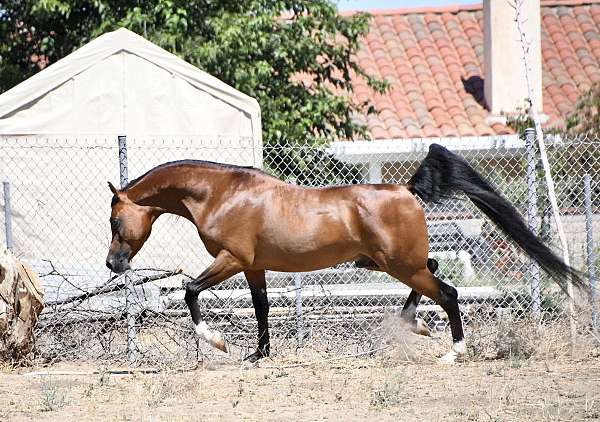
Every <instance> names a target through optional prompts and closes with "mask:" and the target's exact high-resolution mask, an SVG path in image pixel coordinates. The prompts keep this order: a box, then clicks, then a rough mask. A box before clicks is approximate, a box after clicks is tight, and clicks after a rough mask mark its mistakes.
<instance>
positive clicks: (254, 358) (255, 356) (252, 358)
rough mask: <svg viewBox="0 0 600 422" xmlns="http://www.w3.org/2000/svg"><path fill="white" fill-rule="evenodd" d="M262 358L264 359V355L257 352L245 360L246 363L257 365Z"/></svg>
mask: <svg viewBox="0 0 600 422" xmlns="http://www.w3.org/2000/svg"><path fill="white" fill-rule="evenodd" d="M262 358H264V355H263V354H262V353H260V352H259V351H258V350H257V351H256V352H254V353H252V354H251V355H248V356H246V357H245V358H244V361H246V362H250V363H256V362H258V361H259V360H260V359H262Z"/></svg>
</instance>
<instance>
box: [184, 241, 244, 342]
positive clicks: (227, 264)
mask: <svg viewBox="0 0 600 422" xmlns="http://www.w3.org/2000/svg"><path fill="white" fill-rule="evenodd" d="M242 268H243V267H242V264H241V263H240V262H239V260H238V259H237V258H235V257H234V256H233V255H232V254H231V253H229V252H228V251H226V250H224V249H223V250H222V251H221V252H219V253H218V255H217V257H216V258H215V260H214V261H213V263H212V264H210V265H209V267H208V268H207V269H206V270H204V272H203V273H202V274H200V276H199V277H198V278H196V279H194V280H193V281H191V282H190V283H188V285H187V286H186V288H185V303H186V304H187V306H188V308H189V310H190V313H191V314H192V321H193V322H194V325H195V328H196V334H198V335H199V336H200V337H202V338H204V339H205V340H206V341H207V342H208V343H210V344H211V345H212V346H213V347H216V348H217V349H219V350H222V351H224V352H227V347H226V346H225V341H224V340H223V336H222V335H221V333H220V332H218V331H216V330H210V329H209V328H208V324H206V322H204V321H202V320H201V319H200V306H199V305H198V295H199V294H200V292H202V291H203V290H206V289H208V288H210V287H212V286H214V285H216V284H219V283H220V282H222V281H224V280H226V279H228V278H229V277H231V276H232V275H235V274H237V273H239V272H240V271H242Z"/></svg>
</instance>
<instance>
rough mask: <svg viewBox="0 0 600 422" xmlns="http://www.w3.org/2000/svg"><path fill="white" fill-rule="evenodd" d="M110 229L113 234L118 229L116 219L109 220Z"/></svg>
mask: <svg viewBox="0 0 600 422" xmlns="http://www.w3.org/2000/svg"><path fill="white" fill-rule="evenodd" d="M110 229H111V230H112V231H113V232H116V231H117V230H118V229H119V220H117V219H116V218H111V219H110Z"/></svg>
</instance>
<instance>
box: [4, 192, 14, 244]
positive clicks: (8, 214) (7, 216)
mask: <svg viewBox="0 0 600 422" xmlns="http://www.w3.org/2000/svg"><path fill="white" fill-rule="evenodd" d="M2 185H4V229H5V234H6V249H9V250H12V249H13V236H12V211H11V204H10V182H8V181H5V182H2Z"/></svg>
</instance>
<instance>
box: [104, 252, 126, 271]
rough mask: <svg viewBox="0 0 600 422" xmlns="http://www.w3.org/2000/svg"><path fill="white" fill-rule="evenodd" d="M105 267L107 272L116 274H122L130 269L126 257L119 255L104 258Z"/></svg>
mask: <svg viewBox="0 0 600 422" xmlns="http://www.w3.org/2000/svg"><path fill="white" fill-rule="evenodd" d="M106 266H107V267H108V269H109V270H111V271H112V272H114V273H117V274H120V273H124V272H125V271H127V270H129V269H130V268H131V266H130V265H129V260H128V259H127V256H126V255H125V254H120V253H117V254H115V255H109V256H108V257H107V258H106Z"/></svg>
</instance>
